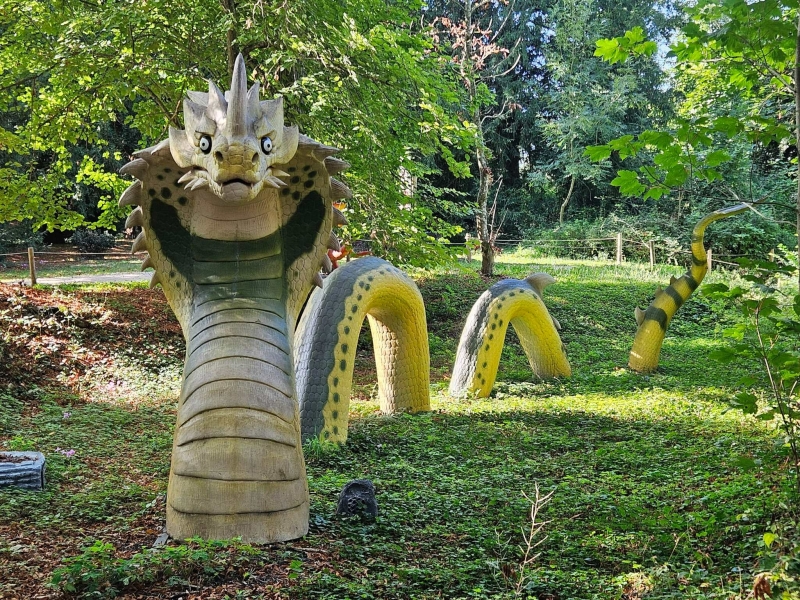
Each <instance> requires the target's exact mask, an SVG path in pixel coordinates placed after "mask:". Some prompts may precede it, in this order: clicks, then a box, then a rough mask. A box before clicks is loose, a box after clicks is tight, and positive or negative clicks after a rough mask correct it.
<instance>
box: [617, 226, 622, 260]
mask: <svg viewBox="0 0 800 600" xmlns="http://www.w3.org/2000/svg"><path fill="white" fill-rule="evenodd" d="M617 264H618V265H621V264H622V233H621V232H620V233H618V234H617Z"/></svg>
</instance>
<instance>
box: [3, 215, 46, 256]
mask: <svg viewBox="0 0 800 600" xmlns="http://www.w3.org/2000/svg"><path fill="white" fill-rule="evenodd" d="M43 239H44V234H43V233H41V232H38V231H34V230H33V223H32V222H31V221H11V222H9V223H0V253H8V252H12V251H14V250H19V249H21V248H28V247H29V246H30V247H33V248H36V249H37V250H38V249H39V248H41V247H42V242H43Z"/></svg>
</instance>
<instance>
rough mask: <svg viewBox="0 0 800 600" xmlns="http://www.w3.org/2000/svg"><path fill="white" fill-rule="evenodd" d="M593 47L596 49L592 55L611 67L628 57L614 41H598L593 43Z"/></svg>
mask: <svg viewBox="0 0 800 600" xmlns="http://www.w3.org/2000/svg"><path fill="white" fill-rule="evenodd" d="M595 45H596V46H597V49H596V50H595V51H594V55H595V56H599V57H600V58H602V59H603V60H604V61H606V62H607V63H610V64H612V65H613V64H615V63H618V62H620V61H623V60H625V59H626V58H627V57H628V54H627V52H625V51H624V50H623V49H622V48H621V47H620V44H619V42H618V41H617V40H616V39H610V40H609V39H600V40H597V42H595Z"/></svg>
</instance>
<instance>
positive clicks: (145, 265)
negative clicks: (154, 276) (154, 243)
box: [141, 254, 156, 271]
mask: <svg viewBox="0 0 800 600" xmlns="http://www.w3.org/2000/svg"><path fill="white" fill-rule="evenodd" d="M155 268H156V267H155V265H154V264H153V259H152V258H151V256H150V255H149V254H148V255H147V256H146V257H145V259H144V260H143V261H142V268H141V270H142V271H144V270H145V269H155Z"/></svg>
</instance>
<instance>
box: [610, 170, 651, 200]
mask: <svg viewBox="0 0 800 600" xmlns="http://www.w3.org/2000/svg"><path fill="white" fill-rule="evenodd" d="M611 185H614V186H617V187H618V188H619V191H620V193H621V194H622V195H624V196H640V195H641V194H643V193H644V191H645V189H646V188H645V186H644V185H642V183H641V182H640V181H639V175H638V174H637V173H636V172H635V171H625V170H623V171H619V172H618V173H617V176H616V177H615V178H614V179H612V180H611Z"/></svg>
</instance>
